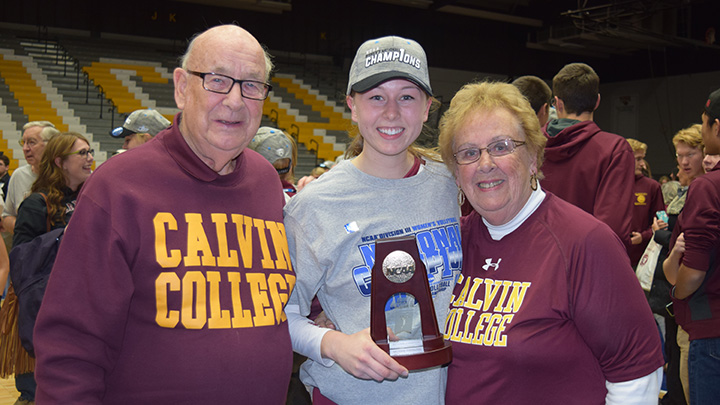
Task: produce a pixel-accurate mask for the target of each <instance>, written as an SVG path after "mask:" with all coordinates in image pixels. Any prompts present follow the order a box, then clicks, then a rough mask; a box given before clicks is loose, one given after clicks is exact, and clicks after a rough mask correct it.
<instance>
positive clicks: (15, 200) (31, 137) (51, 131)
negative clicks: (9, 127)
mask: <svg viewBox="0 0 720 405" xmlns="http://www.w3.org/2000/svg"><path fill="white" fill-rule="evenodd" d="M59 133H60V131H58V130H57V129H55V126H54V125H53V124H52V123H51V122H49V121H32V122H28V123H27V124H25V125H24V126H23V135H22V139H20V145H21V146H22V150H23V154H24V155H25V161H26V162H27V165H26V166H21V167H19V168H17V169H16V170H15V172H13V175H12V177H11V178H10V183H9V184H8V193H7V194H6V195H5V207H4V208H3V212H2V226H3V229H4V230H5V231H6V232H10V233H12V232H13V230H14V229H15V218H16V217H17V210H18V208H19V207H20V203H22V202H23V200H24V199H25V197H27V196H28V195H29V194H30V187H31V186H32V184H33V183H34V182H35V179H37V173H38V170H39V169H38V166H39V165H40V159H41V158H42V155H43V151H44V150H45V144H46V143H47V142H48V141H49V140H50V139H51V138H52V137H53V136H55V135H57V134H59Z"/></svg>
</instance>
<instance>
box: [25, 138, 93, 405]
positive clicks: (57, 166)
mask: <svg viewBox="0 0 720 405" xmlns="http://www.w3.org/2000/svg"><path fill="white" fill-rule="evenodd" d="M92 163H93V150H92V149H90V143H89V142H88V140H87V139H86V138H85V137H84V136H82V135H80V134H78V133H75V132H67V133H61V134H59V135H56V136H54V137H53V138H52V139H51V140H49V141H48V142H47V144H46V146H45V149H44V152H43V155H42V158H41V160H40V162H39V164H38V177H37V179H36V180H35V182H34V183H33V184H32V187H31V189H30V191H31V192H32V194H30V195H29V196H28V197H27V198H25V200H23V202H22V204H20V207H19V208H18V215H17V220H16V221H15V231H14V233H13V247H15V246H18V245H21V244H23V243H27V242H30V241H31V240H33V239H34V238H36V237H38V236H40V235H42V234H44V233H45V232H49V231H50V230H52V229H57V228H64V227H66V226H67V224H68V221H69V220H70V217H71V216H72V214H73V212H74V210H75V204H76V200H77V196H78V193H79V192H80V188H81V187H82V184H83V183H84V182H85V180H87V178H88V177H89V176H90V173H91V170H92ZM48 227H49V228H48ZM16 322H17V321H16ZM15 381H16V384H15V386H16V388H17V390H18V391H19V392H20V397H19V398H18V401H17V402H16V404H18V405H20V404H26V403H33V402H34V401H35V391H36V389H37V384H36V382H35V379H34V375H33V373H32V372H28V373H23V372H17V371H16V375H15Z"/></svg>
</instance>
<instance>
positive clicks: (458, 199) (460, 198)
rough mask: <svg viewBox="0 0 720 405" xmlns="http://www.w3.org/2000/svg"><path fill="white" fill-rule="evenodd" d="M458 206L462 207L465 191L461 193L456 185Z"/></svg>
mask: <svg viewBox="0 0 720 405" xmlns="http://www.w3.org/2000/svg"><path fill="white" fill-rule="evenodd" d="M457 201H458V206H460V207H462V206H463V204H465V193H463V191H462V189H461V188H460V187H458V196H457Z"/></svg>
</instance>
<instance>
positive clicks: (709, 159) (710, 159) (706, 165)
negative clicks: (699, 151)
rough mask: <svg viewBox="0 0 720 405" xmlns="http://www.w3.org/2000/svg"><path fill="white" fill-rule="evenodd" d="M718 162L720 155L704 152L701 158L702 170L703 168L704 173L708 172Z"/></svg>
mask: <svg viewBox="0 0 720 405" xmlns="http://www.w3.org/2000/svg"><path fill="white" fill-rule="evenodd" d="M706 149H707V148H706ZM718 162H720V155H710V154H708V153H707V152H705V157H704V158H703V170H705V173H709V172H710V171H711V170H712V169H713V168H714V167H715V166H716V165H717V164H718Z"/></svg>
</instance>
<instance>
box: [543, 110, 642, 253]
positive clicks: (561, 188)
mask: <svg viewBox="0 0 720 405" xmlns="http://www.w3.org/2000/svg"><path fill="white" fill-rule="evenodd" d="M544 132H545V136H546V137H547V138H548V141H547V145H546V146H545V163H544V164H543V166H542V168H541V170H542V172H543V173H544V174H545V179H544V180H542V187H543V188H544V189H546V190H549V191H551V192H552V193H553V194H555V195H557V196H558V197H560V198H562V199H563V200H565V201H568V202H570V203H571V204H573V205H575V206H577V207H580V208H581V209H582V210H584V211H585V212H588V213H590V214H591V215H593V216H594V217H595V218H597V219H599V220H601V221H603V222H605V223H606V224H608V225H609V226H610V228H611V229H612V230H613V231H614V232H615V234H617V235H618V236H619V237H620V240H622V241H623V243H624V244H625V246H629V245H630V231H631V230H630V221H631V219H632V196H633V185H634V183H635V179H634V176H635V157H634V155H633V153H632V149H630V145H629V144H628V143H627V141H626V140H625V138H623V137H621V136H619V135H615V134H611V133H609V132H605V131H602V130H601V129H600V128H599V127H598V126H597V125H596V124H595V123H594V122H593V121H576V120H571V119H565V118H564V119H557V120H552V121H550V122H548V124H547V125H546V126H545V128H544Z"/></svg>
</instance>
